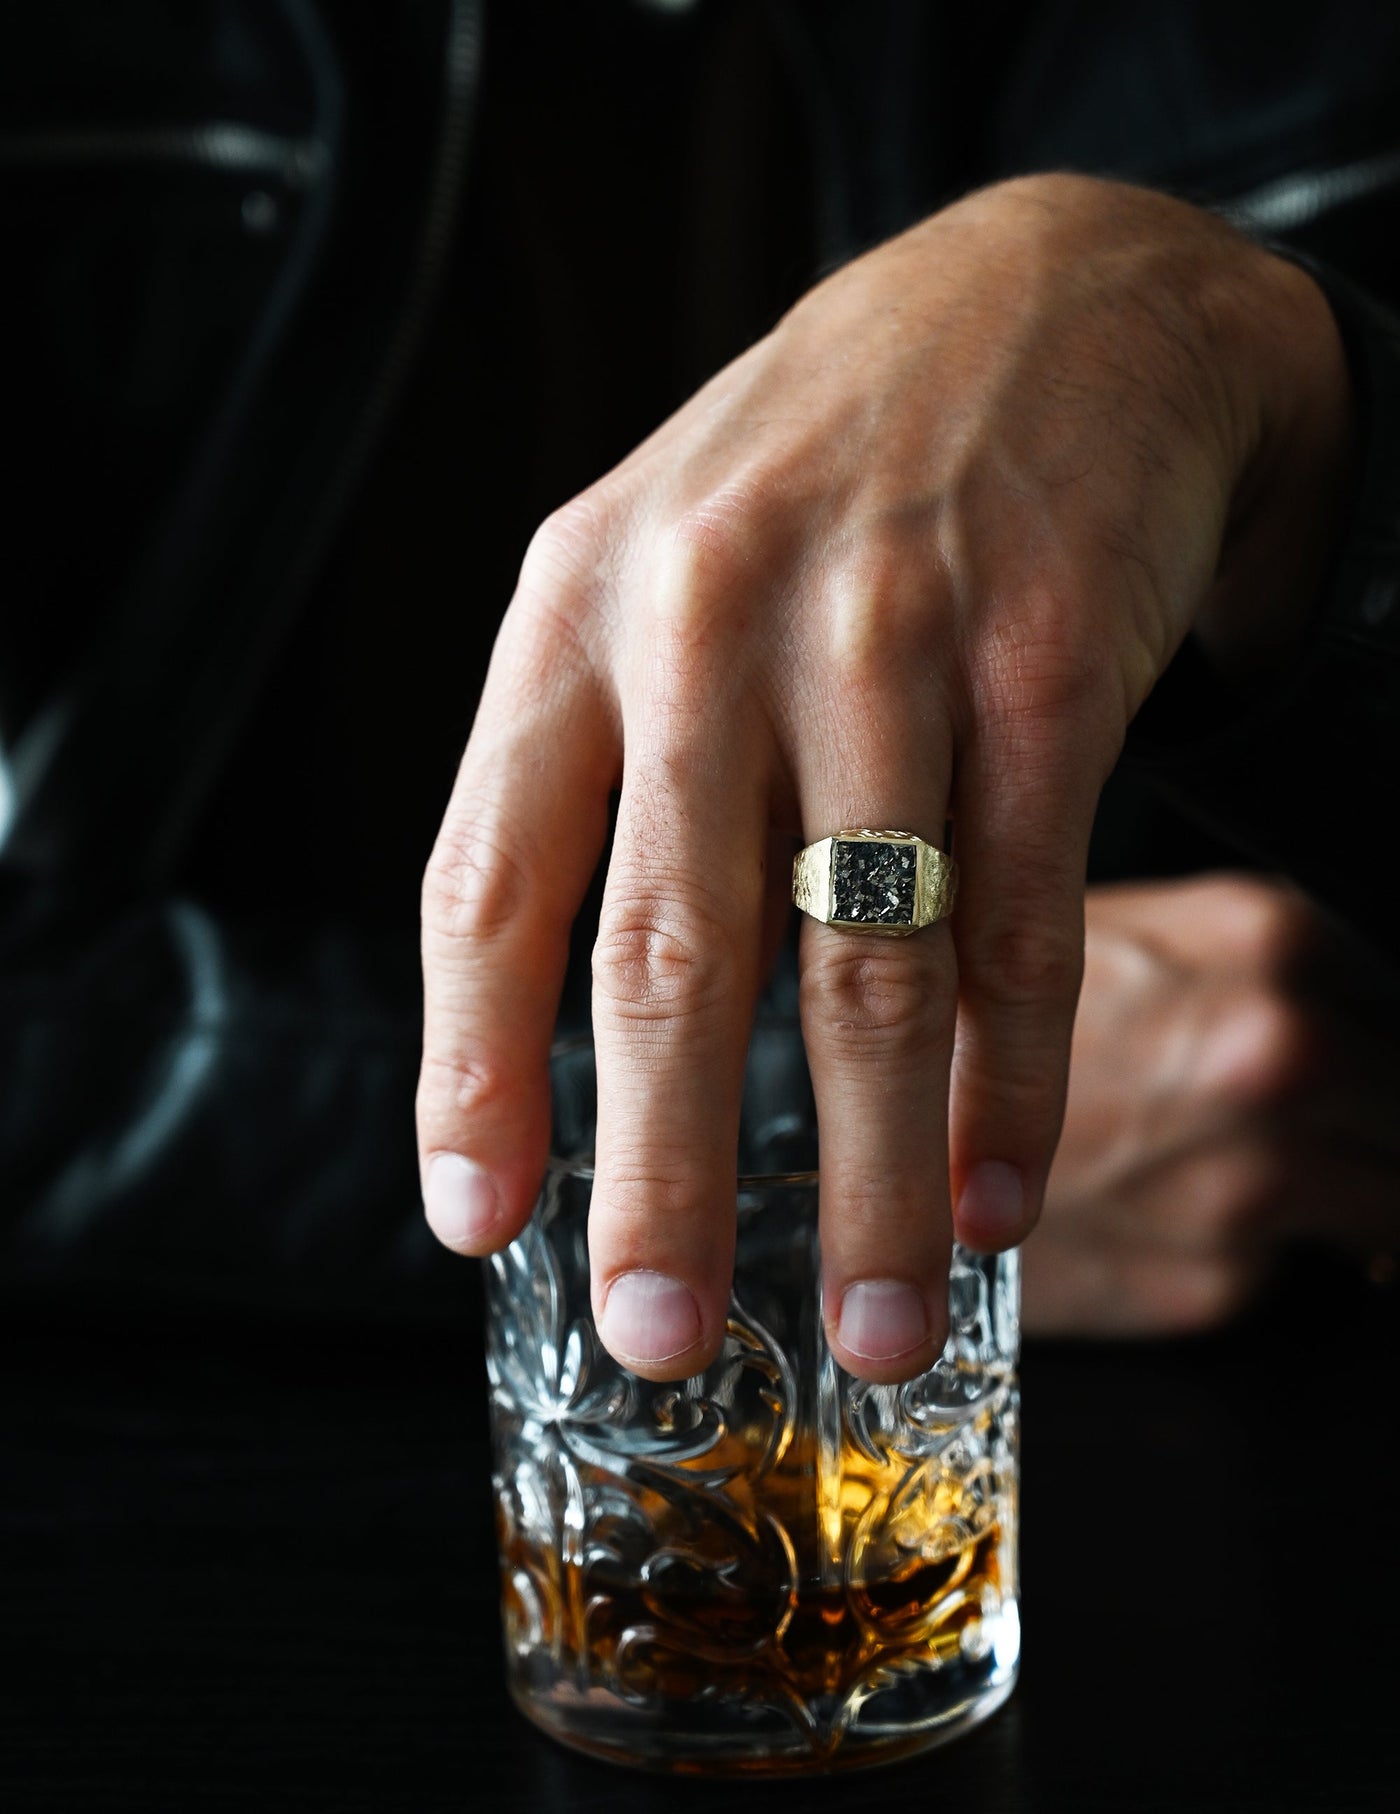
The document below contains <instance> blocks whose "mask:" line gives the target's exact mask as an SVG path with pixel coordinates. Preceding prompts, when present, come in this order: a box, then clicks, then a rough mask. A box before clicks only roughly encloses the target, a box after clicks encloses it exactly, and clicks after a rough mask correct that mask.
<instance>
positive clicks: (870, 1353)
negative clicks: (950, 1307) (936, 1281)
mask: <svg viewBox="0 0 1400 1814" xmlns="http://www.w3.org/2000/svg"><path fill="white" fill-rule="evenodd" d="M836 1333H837V1334H838V1336H839V1337H840V1338H841V1346H842V1347H843V1348H846V1349H847V1350H849V1352H850V1353H852V1354H858V1355H859V1356H860V1357H861V1359H862V1360H897V1359H898V1357H899V1356H900V1355H901V1354H907V1353H908V1352H909V1350H910V1349H911V1348H917V1347H918V1346H919V1344H920V1343H921V1342H922V1341H924V1340H925V1339H926V1337H927V1335H928V1306H927V1305H926V1304H925V1303H924V1299H923V1294H922V1292H918V1291H915V1289H914V1287H913V1286H912V1285H906V1284H905V1282H904V1280H903V1279H859V1280H857V1281H856V1283H855V1284H854V1285H848V1286H847V1287H846V1290H845V1294H844V1296H843V1297H842V1299H841V1315H840V1319H839V1320H838V1322H837V1325H836Z"/></svg>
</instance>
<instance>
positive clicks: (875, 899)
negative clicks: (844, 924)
mask: <svg viewBox="0 0 1400 1814" xmlns="http://www.w3.org/2000/svg"><path fill="white" fill-rule="evenodd" d="M917 867H918V852H917V851H916V850H915V848H914V846H913V845H912V844H866V843H860V844H857V843H854V842H852V843H845V842H843V841H842V840H841V839H839V838H838V839H837V840H836V844H835V849H834V854H833V857H832V865H831V885H832V900H831V917H832V918H833V919H834V920H864V921H866V922H868V923H872V924H875V925H880V926H908V925H911V924H912V923H913V919H914V881H915V875H916V871H917Z"/></svg>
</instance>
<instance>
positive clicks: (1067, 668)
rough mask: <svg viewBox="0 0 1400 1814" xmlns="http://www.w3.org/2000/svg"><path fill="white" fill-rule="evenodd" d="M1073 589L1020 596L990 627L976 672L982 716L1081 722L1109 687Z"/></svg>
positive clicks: (1047, 589)
mask: <svg viewBox="0 0 1400 1814" xmlns="http://www.w3.org/2000/svg"><path fill="white" fill-rule="evenodd" d="M1082 617H1083V610H1082V607H1081V606H1079V605H1078V604H1077V603H1076V601H1075V600H1074V599H1073V598H1072V597H1071V596H1070V595H1069V589H1068V588H1064V589H1061V588H1058V587H1048V586H1047V587H1044V588H1042V589H1040V590H1038V591H1025V590H1023V591H1022V592H1021V593H1019V594H1018V595H1017V597H1016V599H1015V600H1014V603H1013V604H1012V606H1011V608H1010V609H1008V610H1006V611H1005V612H1003V613H999V614H998V615H997V616H996V617H994V618H993V619H992V621H991V622H990V624H989V625H988V627H987V632H986V635H985V637H984V639H983V641H982V644H981V647H980V649H979V651H978V656H977V659H976V662H975V664H974V668H973V687H974V703H975V704H976V706H977V708H978V713H979V717H981V718H984V719H988V720H991V721H993V722H995V721H997V720H1004V719H1007V718H1011V719H1015V720H1017V721H1020V720H1024V719H1046V718H1049V719H1054V720H1057V721H1061V720H1064V719H1073V720H1078V719H1079V718H1080V717H1081V715H1082V713H1083V710H1084V707H1085V706H1086V704H1087V703H1088V702H1089V701H1090V700H1093V699H1096V698H1097V696H1098V695H1099V693H1100V692H1101V690H1102V687H1103V673H1104V660H1103V654H1102V651H1101V649H1098V648H1096V647H1095V646H1094V643H1093V640H1092V639H1091V638H1088V637H1086V636H1085V635H1084V634H1083V633H1082V631H1081V629H1080V620H1081V619H1082Z"/></svg>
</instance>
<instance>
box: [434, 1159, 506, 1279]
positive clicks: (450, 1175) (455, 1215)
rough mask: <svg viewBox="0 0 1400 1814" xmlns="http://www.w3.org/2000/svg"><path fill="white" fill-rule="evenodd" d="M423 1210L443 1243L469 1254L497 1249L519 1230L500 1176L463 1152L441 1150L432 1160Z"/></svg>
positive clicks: (454, 1250) (457, 1251)
mask: <svg viewBox="0 0 1400 1814" xmlns="http://www.w3.org/2000/svg"><path fill="white" fill-rule="evenodd" d="M423 1215H424V1218H425V1220H426V1221H427V1224H428V1227H429V1228H430V1229H431V1230H432V1232H433V1234H434V1235H435V1236H436V1237H437V1239H438V1240H439V1241H440V1242H441V1243H442V1245H443V1246H444V1247H446V1248H450V1249H451V1251H452V1252H453V1253H460V1254H464V1255H468V1256H472V1255H477V1256H479V1255H481V1254H487V1253H493V1252H495V1250H496V1249H497V1248H500V1247H504V1246H505V1245H507V1243H508V1242H509V1241H510V1240H512V1239H513V1238H514V1236H515V1234H516V1233H518V1227H517V1226H516V1223H515V1221H514V1220H512V1219H511V1218H510V1217H509V1216H508V1214H507V1211H506V1205H505V1201H504V1197H503V1194H502V1191H501V1188H500V1184H499V1181H498V1180H497V1179H496V1178H494V1177H493V1176H492V1174H491V1173H490V1171H488V1170H487V1168H486V1167H485V1166H484V1165H481V1164H479V1163H478V1162H477V1161H476V1160H475V1159H469V1158H468V1157H467V1156H466V1154H464V1153H453V1152H438V1153H434V1154H432V1156H431V1157H430V1158H429V1159H428V1161H427V1163H426V1165H425V1166H424V1168H423Z"/></svg>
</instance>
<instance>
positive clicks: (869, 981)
mask: <svg viewBox="0 0 1400 1814" xmlns="http://www.w3.org/2000/svg"><path fill="white" fill-rule="evenodd" d="M951 994H952V992H951V989H949V988H947V987H945V986H940V983H939V980H938V979H937V978H936V977H935V976H933V975H931V974H930V972H929V971H928V970H927V969H926V968H924V967H923V966H921V965H919V964H917V963H915V962H913V961H911V955H910V954H909V953H907V952H905V951H903V950H901V949H899V948H898V946H897V945H896V944H895V943H894V941H891V943H890V944H889V945H885V944H879V943H876V942H875V941H874V940H873V939H872V940H871V941H870V942H869V943H866V942H865V941H864V940H863V939H857V938H855V937H852V936H850V935H844V934H843V935H840V936H836V937H828V938H824V939H823V940H822V941H821V948H820V950H819V951H818V953H817V954H816V955H815V956H814V957H813V958H812V959H811V960H810V961H809V962H808V963H807V964H806V965H805V966H804V968H803V972H802V980H801V1011H802V1018H803V1022H804V1024H806V1025H810V1026H811V1027H812V1029H813V1031H814V1033H816V1034H817V1036H818V1037H822V1036H825V1037H830V1038H833V1039H839V1040H841V1041H843V1042H846V1043H849V1042H850V1041H851V1040H853V1039H854V1040H860V1041H867V1040H868V1041H871V1042H873V1043H876V1044H878V1045H880V1046H881V1047H883V1048H886V1049H890V1048H893V1049H894V1050H896V1051H899V1052H906V1051H912V1050H922V1049H923V1048H926V1047H928V1046H930V1045H931V1044H932V1043H933V1041H934V1039H935V1037H936V1035H937V1033H938V1031H939V1029H940V1028H941V1027H942V1026H943V1025H944V1023H945V1021H946V1018H947V1013H948V1012H949V1011H950V1009H951Z"/></svg>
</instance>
